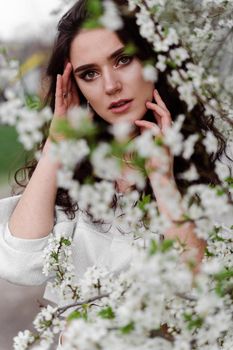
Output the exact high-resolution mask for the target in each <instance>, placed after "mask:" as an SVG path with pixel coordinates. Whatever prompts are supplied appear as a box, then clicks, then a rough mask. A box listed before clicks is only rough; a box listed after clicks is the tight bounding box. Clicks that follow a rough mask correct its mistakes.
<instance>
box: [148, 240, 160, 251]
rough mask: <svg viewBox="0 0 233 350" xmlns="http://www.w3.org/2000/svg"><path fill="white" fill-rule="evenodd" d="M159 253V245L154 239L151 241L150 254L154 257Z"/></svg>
mask: <svg viewBox="0 0 233 350" xmlns="http://www.w3.org/2000/svg"><path fill="white" fill-rule="evenodd" d="M157 251H158V243H157V242H156V241H155V240H154V239H152V240H151V241H150V246H149V254H150V255H154V254H156V253H157Z"/></svg>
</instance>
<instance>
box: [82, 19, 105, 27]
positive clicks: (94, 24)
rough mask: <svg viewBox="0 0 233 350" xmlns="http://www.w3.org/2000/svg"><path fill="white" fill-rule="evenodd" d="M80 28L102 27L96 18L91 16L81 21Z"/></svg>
mask: <svg viewBox="0 0 233 350" xmlns="http://www.w3.org/2000/svg"><path fill="white" fill-rule="evenodd" d="M82 28H84V29H95V28H102V25H101V24H100V22H99V21H98V19H95V18H92V19H87V20H86V21H85V22H84V23H83V25H82Z"/></svg>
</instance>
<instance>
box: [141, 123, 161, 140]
mask: <svg viewBox="0 0 233 350" xmlns="http://www.w3.org/2000/svg"><path fill="white" fill-rule="evenodd" d="M135 124H136V125H137V126H139V127H140V128H141V129H152V130H153V132H154V134H155V135H156V136H158V135H160V134H161V130H160V128H159V127H158V126H157V125H156V124H155V123H152V122H148V121H147V120H135Z"/></svg>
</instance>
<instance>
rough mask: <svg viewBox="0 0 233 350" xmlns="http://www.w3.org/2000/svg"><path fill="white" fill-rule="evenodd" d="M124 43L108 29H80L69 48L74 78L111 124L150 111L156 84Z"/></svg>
mask: <svg viewBox="0 0 233 350" xmlns="http://www.w3.org/2000/svg"><path fill="white" fill-rule="evenodd" d="M124 47H125V46H124V44H123V43H122V42H121V41H120V39H119V38H118V36H117V35H116V34H115V33H114V32H111V31H109V30H107V29H92V30H81V31H80V32H79V33H78V34H77V35H76V37H75V38H74V40H73V42H72V44H71V49H70V62H71V64H72V66H73V73H74V76H75V80H76V82H77V84H78V86H79V88H80V90H81V92H82V93H83V95H84V96H85V98H86V99H87V100H88V101H89V103H90V105H91V107H92V108H93V109H94V110H95V111H96V113H97V114H98V115H99V116H101V117H102V118H103V119H104V120H106V121H107V122H109V123H110V124H114V123H117V122H120V121H129V122H134V121H135V120H137V119H142V118H143V116H144V114H145V113H146V111H147V108H146V105H145V102H146V101H152V98H153V90H154V84H153V83H152V82H148V81H145V80H144V78H143V75H142V64H141V62H140V60H138V59H137V58H136V57H133V56H129V55H126V54H125V53H124Z"/></svg>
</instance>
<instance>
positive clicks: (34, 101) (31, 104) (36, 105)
mask: <svg viewBox="0 0 233 350" xmlns="http://www.w3.org/2000/svg"><path fill="white" fill-rule="evenodd" d="M25 104H26V106H27V107H28V108H30V109H33V110H37V111H38V110H40V109H41V108H42V103H41V100H40V98H39V97H38V96H37V95H26V96H25Z"/></svg>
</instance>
